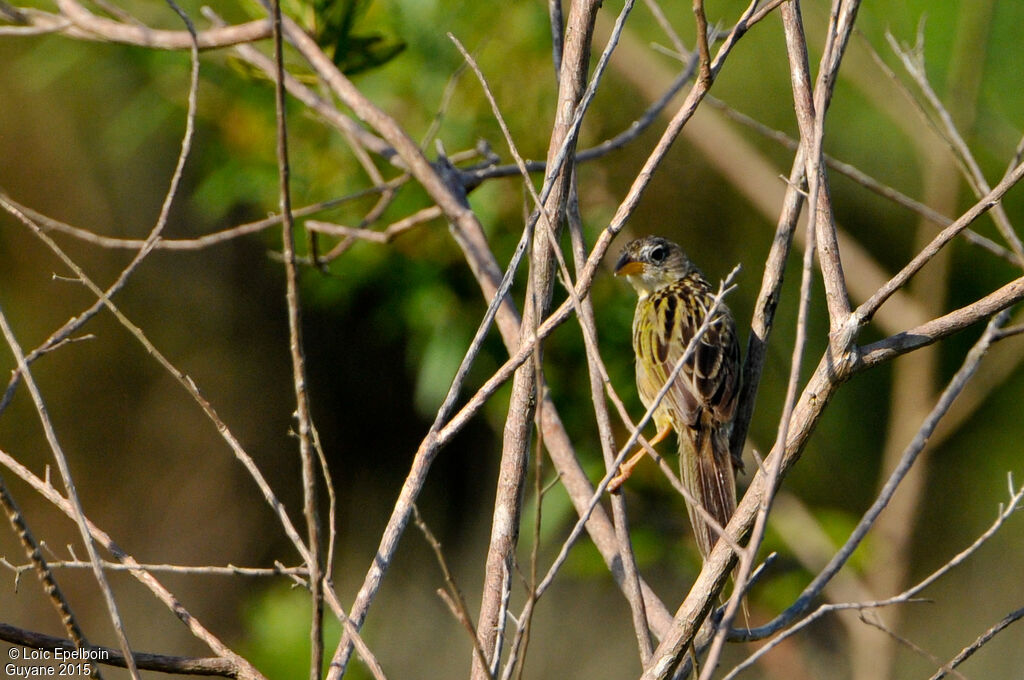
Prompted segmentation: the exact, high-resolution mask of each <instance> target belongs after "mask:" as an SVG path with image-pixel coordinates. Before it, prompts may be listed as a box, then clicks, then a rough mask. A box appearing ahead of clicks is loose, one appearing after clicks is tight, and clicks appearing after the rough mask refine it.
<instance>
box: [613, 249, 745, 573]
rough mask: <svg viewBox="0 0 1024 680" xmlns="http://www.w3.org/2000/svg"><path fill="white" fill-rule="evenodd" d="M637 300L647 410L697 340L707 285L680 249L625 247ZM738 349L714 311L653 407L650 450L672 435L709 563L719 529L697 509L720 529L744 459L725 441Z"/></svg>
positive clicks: (626, 468)
mask: <svg viewBox="0 0 1024 680" xmlns="http://www.w3.org/2000/svg"><path fill="white" fill-rule="evenodd" d="M615 275H616V276H622V277H625V278H626V280H627V281H628V282H629V283H630V284H631V285H632V286H633V288H634V289H636V292H637V295H638V296H639V299H638V301H637V305H636V312H635V314H634V316H633V350H634V352H635V353H636V385H637V391H638V392H639V395H640V400H641V401H642V402H643V404H644V406H645V407H646V408H650V407H651V404H653V403H654V401H655V399H656V398H657V395H658V393H659V392H660V391H661V390H662V387H663V386H664V385H665V383H666V382H667V381H668V379H669V378H670V377H671V375H672V371H673V368H674V367H675V365H676V363H677V362H678V361H679V359H680V358H681V357H682V356H683V354H684V352H685V351H686V348H687V346H688V345H689V343H690V341H691V340H692V339H693V337H694V335H695V334H696V333H697V331H698V330H699V329H700V327H701V325H702V324H703V323H704V320H705V318H706V317H707V315H708V313H709V311H710V310H711V308H712V306H713V304H714V297H715V295H714V292H713V290H712V287H711V284H710V283H709V282H708V280H707V279H706V278H705V277H704V274H702V273H701V271H700V269H698V268H697V266H696V265H695V264H694V263H693V262H692V261H691V260H690V258H689V257H687V255H686V252H685V251H684V250H683V249H682V248H681V247H680V246H679V245H677V244H675V243H673V242H672V241H669V240H668V239H665V238H661V237H660V236H647V237H644V238H640V239H636V240H633V241H630V242H629V243H628V244H626V246H625V247H624V248H623V250H622V254H621V255H620V256H619V259H618V262H617V263H616V265H615ZM739 383H740V347H739V341H738V339H737V336H736V323H735V321H734V320H733V317H732V313H731V312H730V311H729V308H728V307H727V306H725V305H724V304H721V303H720V304H719V305H718V307H717V308H716V309H715V310H714V312H713V316H712V318H711V321H710V322H709V324H708V325H707V328H706V330H705V332H704V334H703V335H702V336H701V338H700V340H698V341H697V343H696V346H695V348H694V351H693V352H692V354H691V356H690V357H689V358H688V359H687V361H686V362H685V363H684V364H683V366H682V369H681V370H680V371H679V373H678V374H677V376H676V379H675V380H674V381H673V383H672V385H671V386H670V388H669V389H668V391H667V392H666V394H665V397H664V398H663V399H662V401H661V402H660V403H659V404H658V406H657V408H655V410H654V413H653V420H654V423H655V425H656V426H657V428H658V433H657V435H656V436H655V437H654V438H653V439H652V440H651V441H650V443H651V444H652V445H654V444H657V443H658V442H660V441H662V440H663V439H665V438H666V437H667V436H668V435H669V433H670V432H671V431H672V430H675V433H676V437H677V439H678V446H679V472H680V479H681V481H682V484H683V486H684V488H685V489H686V490H687V491H688V493H689V496H690V498H686V499H685V500H686V509H687V513H688V514H689V517H690V524H691V525H692V527H693V532H694V536H695V538H696V542H697V548H698V550H700V553H701V555H702V557H704V558H707V556H708V555H709V554H710V553H711V550H712V548H714V546H715V543H716V542H717V541H718V531H717V530H716V529H715V528H714V527H713V525H712V524H711V523H709V522H708V521H707V520H706V518H705V517H704V516H702V513H701V512H699V511H698V509H697V505H698V504H699V505H700V506H703V508H704V509H705V510H706V511H707V513H708V514H709V515H710V516H711V517H712V518H713V519H714V521H715V522H717V524H718V525H719V526H720V527H725V525H726V524H728V523H729V519H730V518H731V517H732V514H733V512H734V511H735V509H736V481H735V480H736V478H735V470H734V468H737V469H742V459H734V458H733V457H732V455H731V454H730V451H729V436H730V433H731V431H732V421H733V418H734V416H735V414H736V401H737V398H738V397H739ZM642 457H643V450H642V449H641V450H640V451H638V452H637V453H636V454H635V455H634V456H633V457H632V458H631V459H630V460H629V461H627V462H625V463H623V465H622V466H621V468H620V470H621V471H620V472H619V474H618V475H617V476H616V477H615V478H614V479H613V480H612V482H611V484H609V489H610V490H612V491H616V490H617V489H618V488H619V487H620V486H621V485H622V483H623V482H624V481H625V479H626V477H628V476H629V474H630V472H631V471H632V468H633V466H635V465H636V464H637V463H638V462H639V461H640V460H641V459H642Z"/></svg>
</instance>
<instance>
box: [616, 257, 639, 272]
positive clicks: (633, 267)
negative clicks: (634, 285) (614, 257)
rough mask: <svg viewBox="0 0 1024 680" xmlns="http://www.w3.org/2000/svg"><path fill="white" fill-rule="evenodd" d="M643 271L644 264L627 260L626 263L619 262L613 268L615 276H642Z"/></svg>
mask: <svg viewBox="0 0 1024 680" xmlns="http://www.w3.org/2000/svg"><path fill="white" fill-rule="evenodd" d="M643 271H644V263H643V262H637V261H636V260H629V261H627V262H620V263H619V265H618V266H617V267H616V268H615V275H616V276H631V275H633V274H642V273H643Z"/></svg>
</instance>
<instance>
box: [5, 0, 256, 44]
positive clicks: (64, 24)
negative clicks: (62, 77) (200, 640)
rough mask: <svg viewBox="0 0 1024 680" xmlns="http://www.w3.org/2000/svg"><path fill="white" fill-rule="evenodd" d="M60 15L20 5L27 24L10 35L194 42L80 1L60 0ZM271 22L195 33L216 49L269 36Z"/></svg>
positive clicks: (181, 33) (183, 33)
mask: <svg viewBox="0 0 1024 680" xmlns="http://www.w3.org/2000/svg"><path fill="white" fill-rule="evenodd" d="M58 7H59V9H60V13H59V14H54V13H52V12H46V11H42V10H39V9H34V8H28V7H24V8H19V12H20V13H21V15H22V16H23V17H24V18H25V20H26V25H25V26H19V27H16V28H17V29H18V30H17V31H12V30H9V27H4V28H6V29H8V30H5V31H3V33H5V34H8V35H18V34H22V35H35V34H39V33H61V34H63V35H66V36H67V37H69V38H75V39H78V40H103V41H106V42H116V43H122V44H125V45H138V46H140V47H152V48H155V49H161V50H187V49H189V48H190V47H191V46H192V44H193V41H192V36H191V35H189V33H188V31H173V30H162V29H156V28H149V27H143V26H137V25H131V24H127V23H122V22H120V21H115V20H113V19H105V18H103V17H98V16H96V15H95V14H93V13H91V12H89V11H88V10H87V9H85V8H84V7H82V6H81V5H80V4H78V3H70V2H65V1H64V0H62V2H58ZM270 34H271V28H270V21H268V20H266V19H259V20H256V21H250V22H248V23H244V24H238V25H235V26H223V27H217V28H211V29H207V30H205V31H197V32H196V41H197V42H198V44H199V49H201V50H207V49H216V48H219V47H229V46H231V45H237V44H240V43H247V42H253V41H256V40H264V39H266V38H269V37H270Z"/></svg>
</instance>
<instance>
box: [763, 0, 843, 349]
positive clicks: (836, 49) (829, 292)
mask: <svg viewBox="0 0 1024 680" xmlns="http://www.w3.org/2000/svg"><path fill="white" fill-rule="evenodd" d="M858 5H859V2H857V1H856V0H849V1H847V2H845V3H843V2H842V0H836V2H835V3H834V4H833V8H834V9H833V18H832V19H833V21H832V22H830V25H829V27H830V31H829V35H830V37H831V38H832V39H831V40H830V41H829V43H828V45H826V49H825V52H824V54H823V55H822V58H821V63H820V64H819V71H818V78H817V82H816V83H815V86H814V88H813V91H812V89H811V79H810V66H809V63H808V59H807V39H806V37H805V36H804V30H803V20H802V18H801V16H800V6H799V4H797V3H793V2H790V3H786V4H785V5H783V6H782V8H781V9H780V12H781V13H782V21H783V28H784V29H785V35H786V48H787V49H786V52H787V55H788V57H789V68H790V74H791V80H792V85H793V102H794V107H795V110H796V118H797V123H798V125H799V128H800V141H801V146H803V148H804V149H805V156H804V161H805V162H806V163H807V173H806V176H807V184H808V195H809V198H808V205H810V206H812V208H813V210H814V212H813V215H814V224H815V234H816V236H817V240H818V248H819V250H818V260H819V264H820V266H821V272H822V278H823V280H824V283H825V300H826V302H827V303H828V310H829V328H830V330H831V335H832V340H831V346H832V348H833V352H835V353H837V354H838V353H841V352H843V351H845V349H846V348H847V347H848V345H849V344H850V342H852V340H853V338H852V336H851V333H850V329H849V328H848V327H847V324H846V322H847V318H848V317H849V315H850V299H849V293H848V292H847V287H846V277H845V275H844V274H843V266H842V260H841V259H840V256H839V244H838V240H837V236H836V224H835V214H834V212H833V209H832V201H831V197H830V190H829V183H828V175H827V173H826V170H825V164H824V161H823V158H822V144H823V142H824V121H825V115H826V113H827V109H828V102H829V100H830V99H831V95H832V86H833V84H834V83H835V79H836V74H837V73H838V70H839V64H840V62H841V58H842V53H843V48H844V47H845V45H846V40H847V38H848V37H849V33H850V31H851V30H852V28H853V17H854V16H855V15H856V10H857V6H858ZM844 328H845V329H846V332H845V333H842V332H841V331H843V330H844Z"/></svg>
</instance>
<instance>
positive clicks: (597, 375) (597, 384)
mask: <svg viewBox="0 0 1024 680" xmlns="http://www.w3.org/2000/svg"><path fill="white" fill-rule="evenodd" d="M448 37H449V38H450V39H451V40H452V41H453V42H454V43H455V45H456V47H457V48H458V49H459V51H460V52H461V53H462V56H463V58H464V59H465V62H466V63H467V64H468V65H469V67H470V68H472V70H473V72H474V73H475V74H476V76H477V78H478V80H479V81H480V84H481V87H482V88H483V90H484V94H485V95H486V97H487V100H488V102H489V103H490V106H491V110H492V112H493V114H494V116H495V118H496V119H497V121H498V123H499V126H500V128H501V130H502V134H503V135H504V137H505V141H506V143H507V145H508V147H509V151H510V153H511V154H512V156H513V158H514V159H515V162H516V165H518V166H519V170H520V174H521V176H522V178H523V182H524V186H526V188H527V191H528V192H529V193H530V196H531V198H532V199H533V203H534V210H537V211H539V212H542V213H543V212H544V206H543V203H542V201H541V200H540V196H539V195H538V194H537V191H536V189H535V188H534V187H533V185H532V183H531V180H530V176H529V171H528V169H527V168H526V163H525V161H524V160H523V158H522V155H521V154H520V153H519V150H518V149H517V148H516V144H515V141H514V140H513V138H512V134H511V132H510V131H509V129H508V125H507V124H506V123H505V119H504V117H503V116H502V115H501V110H500V108H499V107H498V103H497V101H496V100H495V99H494V95H493V93H492V92H491V89H490V87H489V86H488V84H487V80H486V78H485V77H484V74H483V72H482V71H481V70H480V67H479V65H478V64H477V63H476V61H475V60H474V59H473V57H472V55H470V54H469V52H468V51H467V50H466V49H465V47H464V46H463V45H462V43H461V42H459V40H458V39H457V38H455V37H454V36H453V35H452V34H450V33H449V34H448ZM563 63H565V62H563ZM560 108H562V107H560ZM574 196H575V194H574V192H572V191H570V195H569V196H567V201H566V202H567V204H568V206H567V212H568V213H569V214H570V218H569V222H570V224H571V225H572V227H573V233H572V237H573V243H574V253H575V255H576V265H577V273H578V272H579V269H580V268H581V267H582V265H583V263H584V262H585V260H586V253H585V251H584V249H583V245H582V237H583V232H582V229H583V227H582V221H581V219H580V218H579V214H578V212H577V211H576V210H575V208H576V207H577V206H576V203H575V201H574V200H573V199H574ZM573 218H575V219H573ZM539 222H540V224H539V226H538V228H539V229H541V230H542V232H541V233H542V235H544V236H545V237H546V240H547V246H548V247H549V248H550V249H551V253H552V254H553V255H554V256H555V259H556V260H557V264H558V267H559V270H560V273H561V276H562V279H563V283H564V284H565V286H566V288H567V289H568V290H569V294H570V296H571V298H572V302H573V306H574V308H575V310H576V313H577V315H578V316H579V317H580V319H581V321H582V323H583V324H584V328H583V336H584V344H585V348H586V356H587V366H588V370H589V374H590V378H591V395H592V401H593V404H594V408H595V412H596V417H597V424H598V431H599V435H600V441H601V446H602V451H603V453H604V455H605V460H606V464H607V465H611V463H612V461H613V459H614V457H615V441H614V437H613V435H612V430H611V422H610V419H609V417H608V410H607V406H606V405H605V403H604V396H603V392H604V389H603V386H604V382H603V379H602V373H604V374H605V375H606V372H605V371H604V370H603V364H602V363H601V358H600V353H599V350H598V347H597V342H596V337H597V332H596V324H595V322H594V319H593V312H592V309H591V307H590V301H589V297H588V298H585V301H581V300H580V299H579V298H578V297H577V296H576V295H575V291H574V290H573V288H572V278H571V274H570V273H569V271H568V268H567V267H566V264H565V261H564V259H563V257H562V254H561V251H560V250H559V247H558V243H557V237H556V235H555V233H554V230H553V229H552V225H551V223H550V221H549V220H548V219H546V218H545V219H541V220H540V221H539ZM537 373H538V375H537V376H536V379H537V384H538V385H541V386H543V373H542V372H540V371H539V367H538V370H537ZM543 407H544V402H542V403H541V409H543ZM543 418H544V415H543V411H542V410H541V412H539V413H538V420H539V422H543ZM543 431H544V430H543V428H541V435H543ZM541 440H543V436H539V437H538V443H539V442H540V441H541ZM539 464H540V463H539V461H538V465H539ZM538 483H539V477H538ZM539 499H540V495H539V494H538V517H539ZM612 509H613V523H614V526H615V533H616V538H617V540H618V543H619V555H620V556H621V559H622V566H623V572H624V576H625V581H624V585H625V593H626V597H627V600H628V601H629V603H630V609H631V611H632V614H633V625H634V629H635V631H636V635H637V640H638V644H639V646H640V656H641V659H642V660H643V661H646V659H647V658H648V657H649V656H650V653H651V650H652V647H651V642H650V628H649V626H648V623H647V613H646V610H645V607H644V602H643V595H642V591H641V587H640V581H639V577H638V573H637V566H636V558H635V556H634V555H633V549H632V546H631V544H630V540H629V530H628V524H627V521H626V514H625V501H624V499H623V498H622V497H621V496H620V495H616V496H614V497H613V498H612ZM536 550H537V546H536V544H535V546H534V553H533V557H534V562H533V564H532V571H533V572H534V573H535V572H536V562H535V560H536ZM529 597H531V598H534V597H536V578H534V580H533V583H532V584H531V586H530V595H529ZM528 610H529V612H530V613H531V614H532V612H533V609H532V607H530V608H528ZM519 625H520V626H523V628H524V631H525V630H528V621H527V623H526V625H524V624H523V622H520V624H519ZM526 637H527V636H526V633H525V632H524V635H523V638H524V640H525V638H526ZM524 644H525V643H524ZM521 652H522V650H521V649H520V650H515V651H514V653H519V654H520V655H521ZM508 665H509V667H512V666H514V665H515V664H514V663H513V662H512V661H511V660H510V662H509V664H508ZM518 667H519V668H520V671H521V669H522V668H523V665H522V663H520V664H519V665H518Z"/></svg>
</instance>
